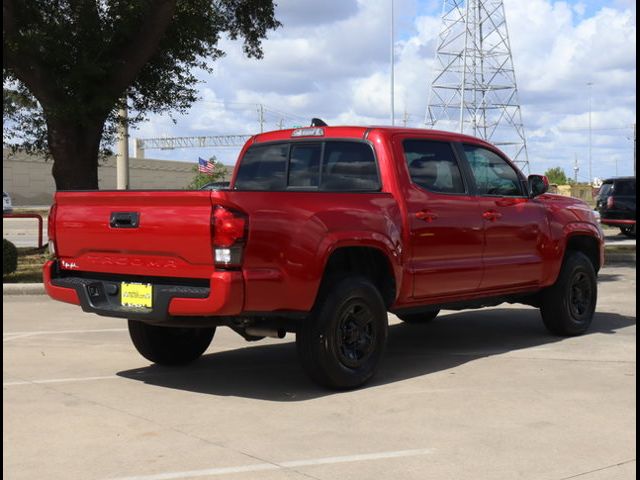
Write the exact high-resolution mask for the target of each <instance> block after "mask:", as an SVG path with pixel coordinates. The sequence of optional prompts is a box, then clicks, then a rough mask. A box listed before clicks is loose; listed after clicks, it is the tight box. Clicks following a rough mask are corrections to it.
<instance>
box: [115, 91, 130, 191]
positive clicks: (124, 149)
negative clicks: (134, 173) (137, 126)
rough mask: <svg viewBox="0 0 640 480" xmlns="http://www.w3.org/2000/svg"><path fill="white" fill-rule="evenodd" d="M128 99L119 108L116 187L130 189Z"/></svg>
mask: <svg viewBox="0 0 640 480" xmlns="http://www.w3.org/2000/svg"><path fill="white" fill-rule="evenodd" d="M127 117H128V114H127V99H126V97H125V99H124V100H123V105H122V108H120V110H118V155H117V156H116V188H117V189H118V190H128V189H129V125H128V123H127Z"/></svg>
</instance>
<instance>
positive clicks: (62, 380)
mask: <svg viewBox="0 0 640 480" xmlns="http://www.w3.org/2000/svg"><path fill="white" fill-rule="evenodd" d="M117 378H122V377H119V376H117V375H105V376H104V377H79V378H50V379H47V380H20V381H17V382H4V383H3V384H2V386H3V387H15V386H16V385H42V384H47V383H71V382H90V381H94V380H114V379H117Z"/></svg>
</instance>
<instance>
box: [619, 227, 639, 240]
mask: <svg viewBox="0 0 640 480" xmlns="http://www.w3.org/2000/svg"><path fill="white" fill-rule="evenodd" d="M620 232H621V233H622V234H623V235H626V236H627V237H629V238H636V226H635V225H633V226H630V227H620Z"/></svg>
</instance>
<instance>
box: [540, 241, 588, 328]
mask: <svg viewBox="0 0 640 480" xmlns="http://www.w3.org/2000/svg"><path fill="white" fill-rule="evenodd" d="M597 299H598V283H597V279H596V273H595V270H594V268H593V264H592V263H591V261H590V260H589V259H588V258H587V256H586V255H584V254H583V253H580V252H574V251H569V252H567V254H566V257H565V259H564V262H563V264H562V268H561V270H560V275H559V276H558V279H557V280H556V283H555V284H553V285H552V286H551V287H549V288H547V289H546V290H545V291H544V292H543V293H542V302H541V307H540V312H541V314H542V320H543V321H544V324H545V326H546V327H547V328H548V329H549V331H551V332H552V333H554V334H556V335H562V336H575V335H581V334H583V333H585V332H586V331H587V329H588V328H589V326H590V325H591V321H592V320H593V314H594V312H595V308H596V302H597Z"/></svg>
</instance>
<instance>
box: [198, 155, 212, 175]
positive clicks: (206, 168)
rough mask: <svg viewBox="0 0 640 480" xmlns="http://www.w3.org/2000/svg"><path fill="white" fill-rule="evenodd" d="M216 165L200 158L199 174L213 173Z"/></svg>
mask: <svg viewBox="0 0 640 480" xmlns="http://www.w3.org/2000/svg"><path fill="white" fill-rule="evenodd" d="M213 167H214V164H213V162H212V161H211V160H205V159H204V158H200V157H198V172H200V173H213Z"/></svg>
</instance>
